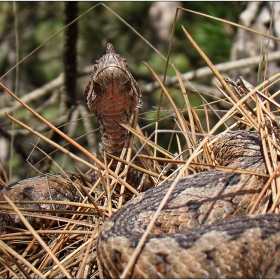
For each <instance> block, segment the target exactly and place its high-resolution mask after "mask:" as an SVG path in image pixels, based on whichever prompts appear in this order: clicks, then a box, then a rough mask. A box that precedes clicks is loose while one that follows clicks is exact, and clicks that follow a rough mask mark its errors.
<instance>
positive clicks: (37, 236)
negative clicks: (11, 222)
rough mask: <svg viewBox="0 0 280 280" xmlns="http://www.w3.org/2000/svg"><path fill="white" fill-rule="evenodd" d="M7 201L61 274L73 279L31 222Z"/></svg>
mask: <svg viewBox="0 0 280 280" xmlns="http://www.w3.org/2000/svg"><path fill="white" fill-rule="evenodd" d="M4 196H5V199H6V200H7V201H8V203H9V204H10V206H11V207H12V208H13V209H14V210H15V212H16V213H17V215H18V216H19V218H20V219H21V221H22V222H23V223H24V225H25V226H26V227H27V228H28V230H29V231H31V232H32V234H33V236H34V237H35V238H36V239H37V241H38V242H39V243H40V244H41V246H42V247H43V248H44V249H45V250H46V252H47V253H48V255H49V256H50V257H51V258H52V260H53V261H54V262H55V263H56V264H57V266H58V267H59V268H60V270H61V272H63V274H64V275H65V276H66V277H67V278H69V279H70V278H72V277H71V276H70V274H69V273H68V272H67V271H66V269H65V268H64V266H63V265H61V263H60V261H59V260H58V259H57V257H56V256H55V255H54V254H53V252H52V251H51V250H50V249H49V247H48V246H47V244H46V243H45V242H44V241H43V239H42V238H41V237H40V236H39V234H38V233H37V232H36V231H35V230H34V229H33V227H32V226H31V225H30V224H29V222H28V221H27V220H26V218H25V217H24V216H23V215H22V214H21V212H20V211H19V210H18V208H17V207H16V205H15V204H14V203H13V202H12V201H11V200H10V199H9V198H8V197H7V196H6V195H4Z"/></svg>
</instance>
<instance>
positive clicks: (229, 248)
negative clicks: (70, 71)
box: [85, 44, 280, 278]
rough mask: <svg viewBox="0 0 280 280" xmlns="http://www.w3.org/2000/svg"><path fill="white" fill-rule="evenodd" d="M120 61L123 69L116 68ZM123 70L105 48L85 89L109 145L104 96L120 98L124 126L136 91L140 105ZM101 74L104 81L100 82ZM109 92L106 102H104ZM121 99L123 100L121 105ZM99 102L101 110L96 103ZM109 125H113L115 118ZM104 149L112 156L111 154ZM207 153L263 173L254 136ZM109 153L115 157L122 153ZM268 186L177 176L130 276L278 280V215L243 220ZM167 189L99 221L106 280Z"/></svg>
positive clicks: (231, 139)
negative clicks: (177, 178)
mask: <svg viewBox="0 0 280 280" xmlns="http://www.w3.org/2000/svg"><path fill="white" fill-rule="evenodd" d="M108 61H109V62H108ZM120 62H122V63H125V64H122V66H120V65H121V64H120ZM120 68H122V69H120ZM127 73H130V72H129V70H128V66H127V64H126V62H125V60H124V59H123V58H121V57H120V56H119V55H116V54H115V51H114V49H113V47H112V45H111V44H108V46H107V53H106V54H105V55H104V56H103V57H102V58H101V59H100V60H99V61H98V62H97V64H96V69H95V71H94V73H93V76H92V79H91V81H90V83H89V84H88V86H87V88H86V90H85V96H86V99H87V103H88V105H89V109H90V110H91V111H92V112H94V113H95V114H97V117H98V119H99V120H100V126H101V127H103V128H101V134H102V133H103V135H102V139H105V140H106V141H107V140H108V139H109V138H110V139H111V140H112V139H113V138H114V137H112V136H110V135H109V134H112V135H116V134H118V132H119V131H120V129H121V128H120V127H118V129H117V130H116V132H117V133H116V134H114V132H113V129H110V133H108V130H107V127H106V126H105V122H104V120H107V119H109V118H110V116H108V110H107V109H104V108H103V106H105V105H106V104H107V102H108V98H109V97H110V96H111V100H114V96H115V97H117V98H118V96H120V102H119V101H115V103H114V104H117V105H116V106H115V107H119V108H121V110H116V111H115V115H116V116H118V117H117V118H118V120H121V119H122V120H123V121H125V122H127V121H128V119H129V114H130V113H131V112H132V111H129V110H128V108H127V107H126V106H129V104H133V106H131V108H132V109H134V108H135V106H137V102H135V99H133V102H132V101H131V100H132V99H131V98H132V95H133V93H134V94H136V96H135V98H138V102H139V96H140V95H139V92H140V91H139V89H138V87H137V86H136V85H135V83H136V82H135V80H134V79H131V80H130V82H129V77H130V75H131V74H127ZM101 74H102V75H103V78H102V81H100V80H99V78H100V77H101ZM105 77H106V78H105ZM103 79H105V80H103ZM104 81H106V83H104ZM122 83H123V84H122ZM114 85H115V86H114ZM101 88H102V90H101ZM123 89H124V92H122V90H123ZM135 89H136V90H135ZM99 92H100V93H101V94H99ZM106 93H107V96H108V98H105V97H104V96H105V94H106ZM125 93H128V94H125ZM99 98H100V99H99ZM98 100H99V101H98ZM100 100H102V101H100ZM103 100H105V101H106V103H104V102H103ZM122 100H123V101H124V100H125V102H124V106H123V107H122V106H121V103H122ZM97 101H98V102H99V104H100V105H96V104H97ZM117 112H118V113H117ZM128 112H129V114H128ZM111 122H114V123H115V124H116V122H115V120H113V119H112V118H111V119H110V123H111ZM106 125H107V124H106ZM112 125H113V124H112V123H111V124H110V125H109V126H108V128H111V127H112ZM116 126H117V124H116ZM125 134H126V132H123V133H119V135H125ZM122 139H123V138H122ZM106 141H105V144H102V143H101V145H100V147H101V150H102V149H103V150H106V147H107V146H108V145H107V144H106V143H107V142H108V141H107V142H106ZM101 142H102V140H101ZM123 142H124V141H123ZM116 144H117V143H116ZM107 150H108V152H109V153H110V149H107ZM212 150H213V153H214V155H215V159H216V160H217V161H218V162H219V164H220V165H223V166H230V167H233V168H243V169H248V170H251V171H255V172H260V173H266V172H267V171H266V165H265V161H264V156H263V152H262V142H261V139H260V137H259V134H258V133H249V132H244V131H237V132H230V133H227V134H226V135H225V136H223V137H221V138H220V139H219V140H218V141H216V142H215V144H214V145H213V146H212ZM111 152H116V153H117V154H119V153H120V149H119V150H118V151H115V150H114V151H111ZM265 181H266V180H265V179H264V178H261V177H259V176H256V175H250V174H245V173H242V174H237V173H233V172H225V171H207V172H202V173H199V174H195V175H190V176H188V177H186V178H183V179H181V180H180V182H179V183H178V184H177V186H176V187H175V189H174V191H173V192H172V194H171V195H170V197H169V199H168V201H167V203H166V205H165V206H164V208H163V209H162V211H161V213H160V214H159V216H158V217H157V219H156V222H155V223H154V225H153V227H152V229H151V231H150V232H149V235H148V237H147V238H146V240H145V244H144V246H143V247H142V249H141V252H140V254H139V255H138V257H137V259H136V261H135V263H134V265H133V266H132V268H131V269H130V271H129V273H128V275H127V276H128V277H133V278H225V277H226V278H246V277H279V276H280V261H279V252H280V251H279V248H280V246H279V245H280V233H279V229H280V217H279V216H278V215H276V214H266V215H256V216H248V215H247V214H248V213H249V211H250V209H251V208H252V206H253V204H254V202H255V201H256V199H257V197H258V195H259V193H260V191H261V190H262V189H263V187H264V184H265ZM136 186H137V184H136ZM169 187H170V183H165V184H163V185H161V186H158V187H153V188H151V189H149V190H148V191H146V192H144V193H141V194H140V195H139V196H137V197H136V198H134V199H132V200H131V201H130V202H128V203H127V204H126V205H124V206H123V207H121V209H119V210H118V211H117V213H115V214H114V215H112V217H111V218H109V219H108V220H107V221H106V222H105V223H104V225H103V226H102V228H101V230H100V232H99V237H98V240H97V245H96V246H97V253H98V258H99V260H100V262H101V264H102V267H103V269H104V271H105V274H106V275H107V276H108V277H112V278H119V277H120V276H121V275H122V273H123V271H124V269H125V267H126V265H127V263H128V262H129V260H130V258H131V255H132V253H133V252H134V250H135V248H136V246H137V244H138V242H139V240H140V238H141V236H142V235H143V233H144V231H145V229H146V228H147V225H148V224H149V222H150V220H151V218H152V217H153V215H154V213H155V211H156V209H157V207H158V206H159V204H160V202H161V201H162V199H163V197H164V195H165V194H166V192H167V190H168V188H169ZM265 203H269V201H268V200H267V198H266V197H264V198H263V199H262V201H261V203H260V204H259V206H258V207H259V208H260V207H261V206H262V205H264V204H265ZM257 210H258V209H257Z"/></svg>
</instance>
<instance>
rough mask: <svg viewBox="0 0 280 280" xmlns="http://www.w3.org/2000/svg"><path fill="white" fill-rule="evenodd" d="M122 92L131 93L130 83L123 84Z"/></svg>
mask: <svg viewBox="0 0 280 280" xmlns="http://www.w3.org/2000/svg"><path fill="white" fill-rule="evenodd" d="M123 91H124V92H129V93H130V92H131V82H130V81H129V80H127V82H125V83H123Z"/></svg>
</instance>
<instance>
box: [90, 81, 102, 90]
mask: <svg viewBox="0 0 280 280" xmlns="http://www.w3.org/2000/svg"><path fill="white" fill-rule="evenodd" d="M92 88H93V90H94V92H95V93H98V92H101V86H100V84H99V83H97V82H95V81H92Z"/></svg>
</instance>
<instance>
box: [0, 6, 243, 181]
mask: <svg viewBox="0 0 280 280" xmlns="http://www.w3.org/2000/svg"><path fill="white" fill-rule="evenodd" d="M96 4H98V2H78V4H77V15H81V14H83V13H84V12H86V11H87V10H88V9H90V8H91V7H93V6H94V5H96ZM105 5H106V6H107V7H108V8H110V9H112V10H113V11H114V12H115V13H117V14H118V15H119V16H120V17H121V18H122V19H123V20H124V21H126V22H127V23H128V24H129V25H130V26H131V27H132V28H134V29H135V30H136V31H137V32H138V33H140V34H141V35H142V36H143V37H144V38H145V39H146V40H148V41H149V42H150V43H151V44H152V45H153V46H155V47H156V48H157V49H158V50H160V51H161V53H162V54H163V55H164V56H166V55H167V52H168V46H169V39H170V37H166V36H165V37H162V36H161V35H160V29H158V28H157V19H156V17H152V16H151V7H152V5H153V2H105ZM178 5H179V6H181V7H183V8H186V9H190V10H194V11H198V12H202V13H205V14H209V15H212V16H216V17H219V18H223V19H226V20H230V21H233V22H238V17H239V14H240V12H241V11H242V9H243V8H244V3H243V2H196V1H195V2H178ZM64 6H65V3H64V2H15V4H13V2H0V76H2V75H4V74H5V73H6V72H7V71H8V70H9V69H10V68H11V67H13V66H14V65H15V63H16V57H17V48H16V45H17V44H16V39H15V38H16V34H17V36H18V45H17V47H18V55H19V60H21V59H23V58H24V57H26V56H27V55H28V54H29V53H30V52H31V51H33V50H34V49H35V48H37V47H38V46H39V45H40V44H42V43H44V42H45V41H46V40H47V39H48V38H49V37H51V36H52V35H53V34H55V33H56V32H57V31H59V30H60V29H61V28H63V27H64V26H65V23H64ZM174 12H175V9H170V10H169V14H171V16H172V18H173V16H174ZM15 15H16V17H17V28H16V27H15ZM158 22H159V19H158ZM181 25H183V26H184V27H185V28H186V29H187V30H188V32H189V33H190V34H191V36H193V38H194V40H195V41H196V42H197V43H198V44H199V45H200V46H201V47H202V49H203V50H204V51H205V53H206V54H207V55H208V57H209V58H210V59H211V61H212V62H213V63H214V64H215V63H220V62H225V61H228V60H229V57H230V49H231V46H232V41H233V39H234V35H235V33H236V29H235V28H234V27H231V26H229V25H226V24H223V23H221V22H218V21H215V20H212V19H208V18H204V17H202V16H198V15H195V14H192V13H189V12H184V11H180V13H179V18H178V20H177V23H176V27H175V36H174V39H173V47H172V51H171V59H172V60H173V61H174V62H175V64H176V66H177V67H178V69H179V70H180V71H181V72H182V73H184V72H187V71H191V70H195V69H198V68H200V67H204V66H206V65H205V62H204V61H203V60H202V59H201V57H200V56H199V54H198V53H197V52H196V50H195V49H194V48H193V47H192V46H191V44H190V43H189V41H188V40H187V39H186V37H185V35H184V33H183V31H182V28H181ZM171 27H172V24H171V25H170V26H169V28H168V30H165V31H167V34H169V36H170V34H171ZM161 31H163V30H161ZM165 33H166V32H165ZM63 41H64V33H63V32H61V33H60V34H59V35H57V36H56V37H54V38H52V39H51V40H50V41H48V42H47V43H46V44H45V45H44V46H43V47H42V48H40V49H39V50H38V51H37V52H35V53H34V54H32V55H31V56H30V57H28V58H27V59H26V60H25V61H24V62H23V63H21V65H20V66H19V68H18V86H17V94H18V95H19V96H21V97H23V96H25V95H26V94H27V93H28V92H30V91H32V90H35V89H37V88H39V87H41V86H43V85H45V84H46V83H48V82H50V81H51V80H53V79H55V78H57V77H58V76H59V74H60V73H62V72H63V46H64V43H63ZM108 42H110V43H113V45H114V47H115V50H116V52H117V53H119V54H121V55H122V56H123V57H125V58H126V59H127V61H128V64H129V66H130V69H131V71H132V73H133V74H134V76H135V78H136V80H137V81H138V83H139V84H140V86H141V85H145V84H147V83H149V82H151V81H154V78H153V77H152V75H151V74H150V72H149V70H148V69H147V68H146V66H145V65H144V64H143V63H142V61H145V62H147V63H148V64H149V65H150V66H151V67H152V68H153V69H154V71H155V72H156V73H157V74H158V75H161V74H163V73H164V67H165V61H164V60H163V59H162V58H161V57H160V56H159V55H158V54H157V53H156V52H155V51H154V50H153V49H152V48H151V47H150V46H148V45H147V44H146V43H145V42H144V41H143V40H142V39H141V38H140V37H139V36H138V35H137V34H136V33H135V32H133V31H132V30H131V29H130V28H129V27H128V26H126V25H125V24H124V23H123V22H122V21H121V20H120V19H119V18H117V17H116V16H115V15H114V14H113V13H111V12H110V11H109V10H108V9H106V8H105V7H103V6H98V7H97V8H95V9H93V10H91V11H89V12H88V13H87V14H85V15H84V16H83V17H81V18H80V19H79V20H78V40H77V67H78V69H83V68H84V67H85V66H88V65H92V64H93V63H94V61H95V60H96V59H98V58H100V57H101V56H102V55H103V54H104V52H105V47H106V44H107V43H108ZM168 75H170V76H174V75H175V73H174V70H173V69H172V68H171V67H169V69H168ZM89 78H90V75H86V76H84V77H82V78H81V79H79V80H78V81H77V87H76V89H75V91H76V93H77V97H78V100H75V102H74V103H73V104H72V107H75V106H76V105H77V104H78V103H79V102H80V103H79V104H84V103H83V102H84V98H83V90H84V88H85V86H86V84H87V81H88V79H89ZM211 79H212V77H209V78H207V79H204V80H202V81H200V82H202V83H204V84H210V83H211ZM15 81H16V70H13V71H12V72H11V73H9V74H8V75H6V76H5V77H4V78H3V79H2V82H3V83H4V84H5V85H6V86H8V87H9V88H10V89H11V90H13V91H14V90H15V89H16V82H15ZM169 90H170V94H171V95H172V97H173V98H174V101H175V102H176V104H177V106H178V107H179V108H180V109H181V108H182V109H184V108H185V105H184V100H183V97H182V94H181V90H180V89H178V88H177V89H176V88H173V89H172V88H170V89H169ZM51 94H53V93H52V92H50V93H49V95H45V96H44V97H42V98H38V100H33V101H32V102H31V103H29V105H30V106H32V107H33V108H34V109H36V108H40V107H41V106H42V105H43V104H44V103H45V102H47V101H48V100H50V95H51ZM58 96H59V94H58ZM159 97H160V90H155V91H154V92H153V93H152V94H146V95H145V93H143V99H144V108H143V110H142V114H143V115H142V116H141V118H140V126H147V125H149V124H150V123H151V122H153V121H154V120H155V116H156V113H155V110H156V108H155V107H156V106H157V105H158V102H159ZM0 98H1V99H2V101H3V102H4V101H5V102H4V103H2V105H1V108H2V107H5V106H11V104H12V100H11V99H9V97H7V93H6V92H4V91H3V90H0ZM189 98H190V100H191V103H192V105H193V106H196V105H201V104H202V102H201V99H200V97H199V96H198V95H196V94H190V96H189ZM6 99H8V101H7V100H6ZM209 100H210V101H211V98H210V99H209ZM57 101H59V99H58V100H57ZM77 102H78V103H77ZM58 103H59V102H57V104H54V103H52V105H51V106H46V108H44V109H42V110H41V111H40V113H41V114H42V115H43V116H44V117H46V118H47V119H48V120H49V121H51V122H54V121H55V120H56V119H57V118H58V117H59V114H61V112H59V104H58ZM163 104H164V105H165V106H167V107H169V104H168V102H167V101H166V100H163ZM72 109H73V108H72ZM14 113H15V115H16V117H18V118H22V120H23V121H24V122H26V123H27V124H28V125H30V126H32V127H33V128H38V127H39V125H40V124H39V123H38V122H37V121H36V120H35V119H34V117H31V116H30V114H29V113H27V112H26V110H25V109H20V110H17V111H16V112H14ZM65 114H66V112H65ZM88 114H90V113H88ZM70 116H71V113H69V118H68V121H69V120H70ZM163 116H164V115H163ZM201 116H202V115H201ZM0 117H1V119H0V126H1V127H2V129H3V130H4V132H3V130H2V131H0V134H1V136H2V137H4V138H5V139H9V137H7V135H5V133H6V132H7V133H8V134H9V135H12V134H13V133H14V134H15V137H17V139H20V142H21V143H20V144H21V145H22V148H21V149H26V150H25V156H26V155H28V154H29V153H30V152H31V150H32V148H33V146H32V145H30V143H33V144H34V143H36V137H33V136H31V135H30V134H28V133H25V132H22V129H20V128H19V127H17V126H15V127H14V129H15V130H14V132H12V131H11V122H10V121H9V120H7V119H5V118H3V116H0ZM186 119H188V116H186ZM91 121H92V123H93V127H94V128H98V124H97V122H96V119H95V117H92V118H91ZM211 121H213V122H215V121H216V119H215V117H213V120H211ZM202 122H203V124H204V125H205V120H202ZM161 128H166V129H173V128H174V121H173V120H170V119H167V120H166V121H165V122H164V123H162V126H161ZM204 129H207V128H206V127H204ZM153 130H154V126H150V127H148V128H147V129H146V131H147V133H148V134H150V133H152V132H153ZM46 131H47V130H46ZM83 133H85V130H84V128H83V126H79V125H78V126H77V127H76V133H75V135H74V136H75V137H79V136H80V135H82V134H83ZM32 137H33V138H32ZM95 137H96V138H97V137H98V134H97V133H96V134H95ZM54 139H56V140H55V141H58V142H59V143H62V142H60V141H61V139H58V138H54ZM169 139H170V135H169V136H168V137H166V138H164V137H161V142H160V144H161V145H163V146H164V147H165V148H167V146H168V145H169ZM79 141H80V143H81V144H82V145H84V146H86V145H87V141H86V140H85V139H84V138H83V139H81V140H79ZM41 145H43V146H42V148H43V149H44V150H47V152H50V151H49V150H48V149H47V148H46V146H45V144H43V143H42V142H41ZM174 145H175V146H176V142H175V144H174ZM174 145H173V146H174ZM171 146H172V145H171ZM1 149H7V150H9V146H8V147H6V148H3V146H2V147H1ZM171 150H172V148H171ZM71 151H73V149H72V150H71ZM37 152H38V151H37ZM74 152H75V150H74ZM172 152H176V147H175V148H174V149H173V150H172ZM33 153H34V158H35V159H34V161H33V162H32V163H33V164H35V163H36V162H37V161H38V160H39V159H40V157H43V155H42V153H39V152H38V153H39V155H37V156H36V151H35V152H33ZM25 156H24V155H18V153H17V152H16V153H15V154H13V156H12V159H13V164H12V166H13V167H14V168H15V170H16V172H15V173H16V174H18V177H19V178H21V177H25V176H30V174H33V173H32V172H31V171H30V170H32V168H31V167H30V166H29V165H28V164H27V163H26V162H25V160H24V157H25ZM9 158H10V157H9V155H6V158H5V163H6V165H5V166H7V169H8V166H10V165H9V163H10V161H9ZM31 158H32V157H31ZM55 160H58V161H59V163H61V162H60V160H59V157H58V158H57V159H55ZM50 165H52V164H50ZM62 165H63V164H62ZM71 165H72V164H71V163H69V161H67V163H66V165H65V166H68V167H67V171H71V170H73V168H72V167H69V166H71ZM52 168H54V167H53V166H52V167H51V169H52ZM39 169H40V168H39ZM69 169H70V170H69ZM20 170H22V171H20ZM53 170H54V171H59V170H56V169H55V168H54V169H53ZM29 172H31V173H29ZM44 172H45V170H44Z"/></svg>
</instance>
